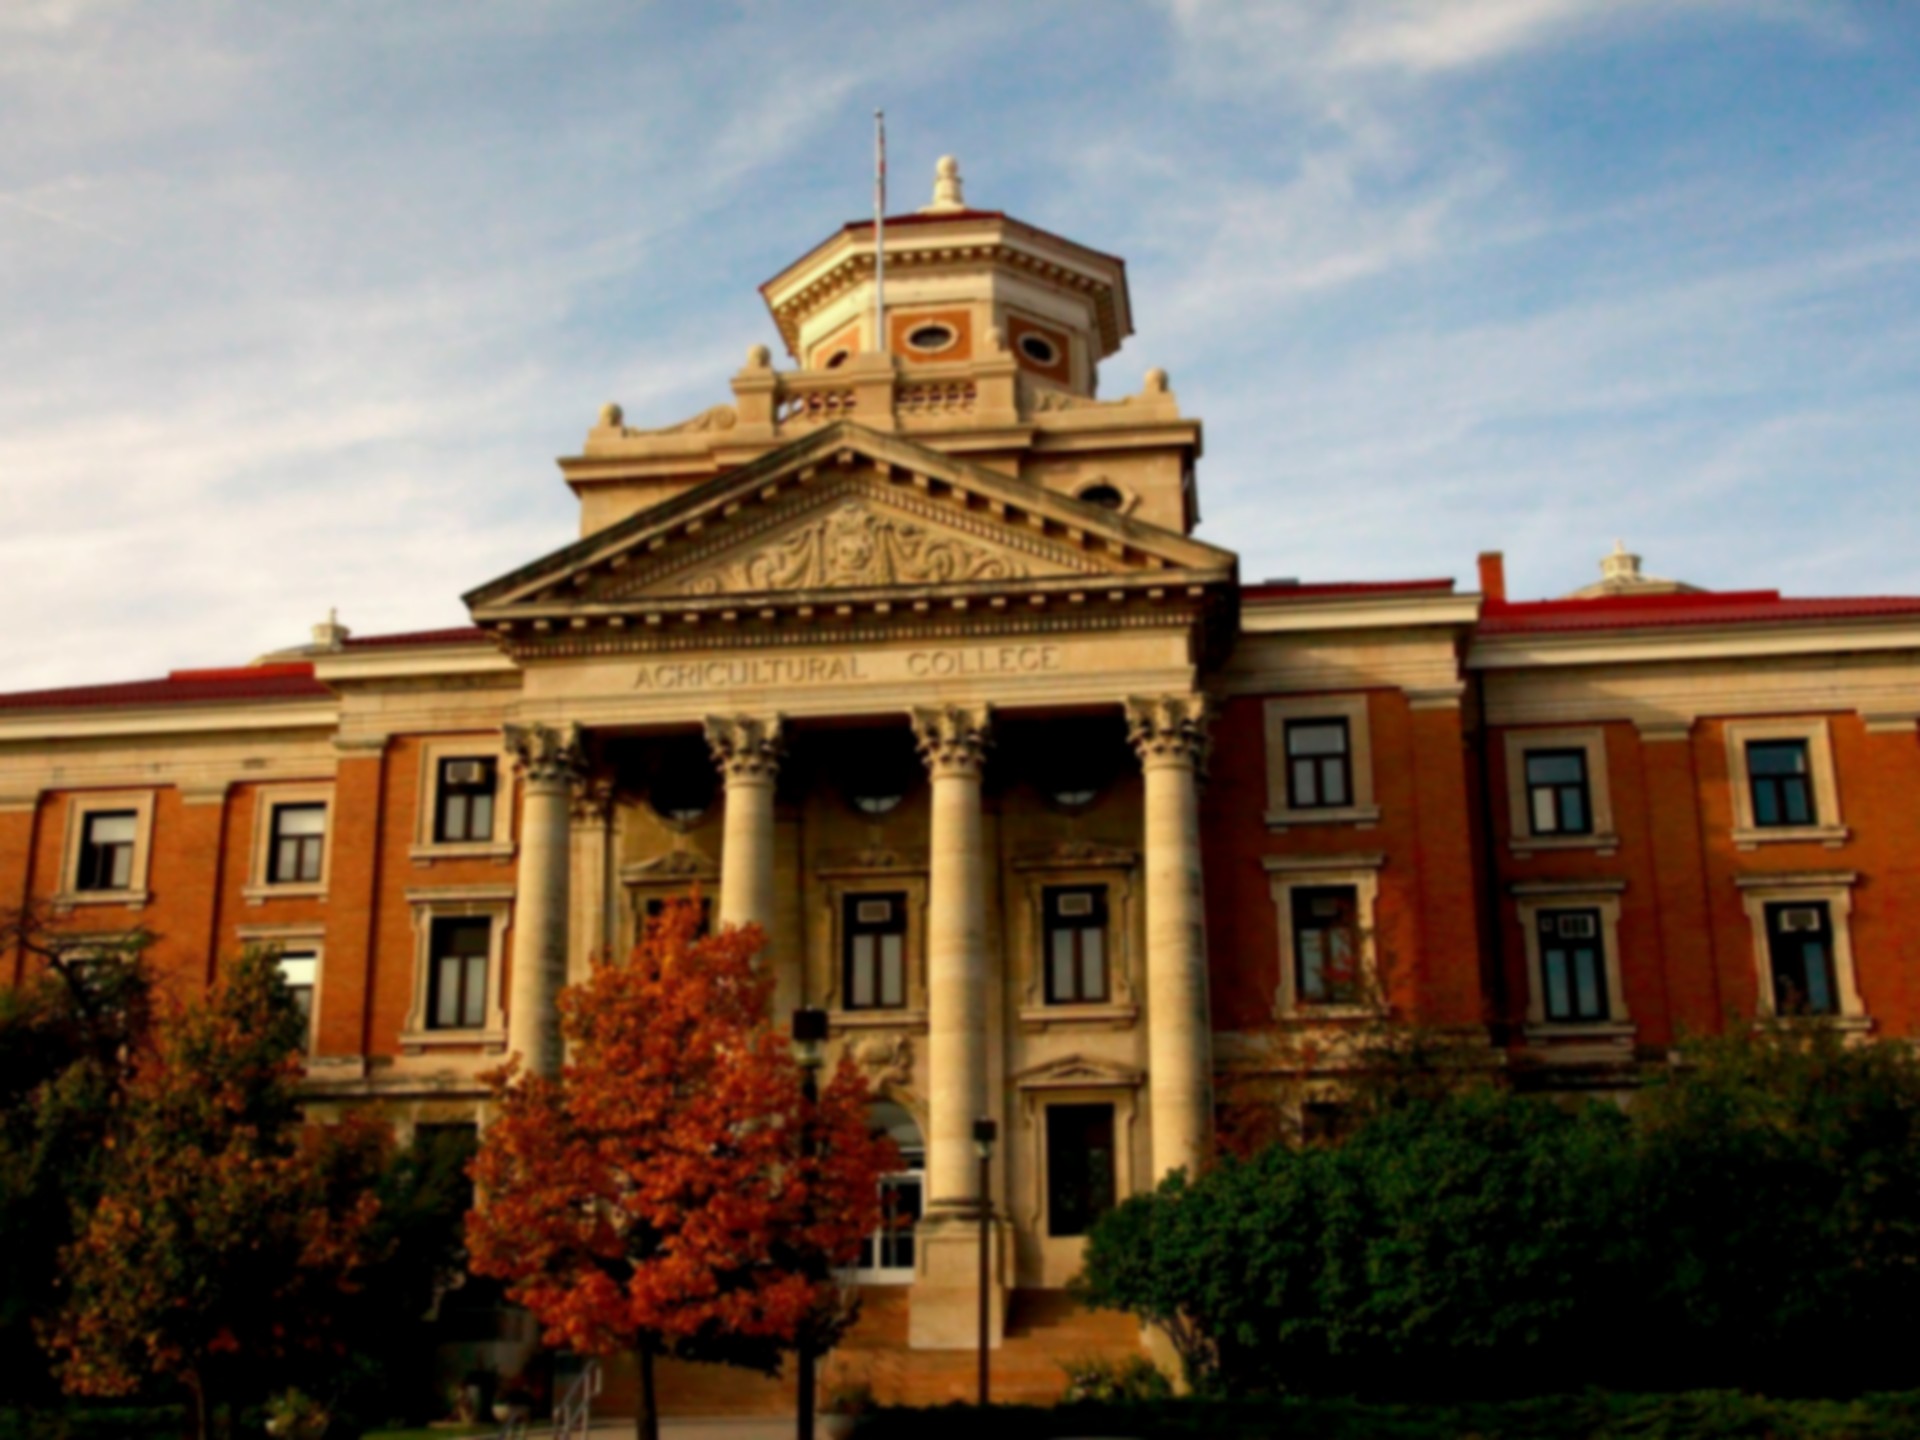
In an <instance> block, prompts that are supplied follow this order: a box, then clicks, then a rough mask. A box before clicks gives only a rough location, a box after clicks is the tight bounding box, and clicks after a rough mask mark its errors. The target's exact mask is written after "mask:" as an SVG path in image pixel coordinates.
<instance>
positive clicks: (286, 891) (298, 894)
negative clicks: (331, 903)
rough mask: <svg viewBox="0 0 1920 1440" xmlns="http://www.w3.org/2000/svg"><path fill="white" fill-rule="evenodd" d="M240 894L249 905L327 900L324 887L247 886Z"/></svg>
mask: <svg viewBox="0 0 1920 1440" xmlns="http://www.w3.org/2000/svg"><path fill="white" fill-rule="evenodd" d="M240 894H241V895H242V897H244V898H245V900H246V902H247V904H249V905H261V904H264V903H266V902H267V901H269V900H319V901H322V902H324V901H325V900H326V898H327V887H326V886H325V885H248V886H246V887H245V888H244V889H242V890H241V892H240Z"/></svg>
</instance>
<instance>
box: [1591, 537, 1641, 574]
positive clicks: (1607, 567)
mask: <svg viewBox="0 0 1920 1440" xmlns="http://www.w3.org/2000/svg"><path fill="white" fill-rule="evenodd" d="M1600 578H1601V579H1602V580H1605V581H1609V582H1611V583H1614V584H1621V585H1633V584H1637V583H1638V582H1639V580H1640V557H1639V556H1638V555H1633V554H1629V553H1628V551H1627V543H1626V541H1624V540H1615V541H1614V542H1613V553H1612V554H1611V555H1609V556H1607V557H1606V558H1605V559H1603V560H1601V562H1600Z"/></svg>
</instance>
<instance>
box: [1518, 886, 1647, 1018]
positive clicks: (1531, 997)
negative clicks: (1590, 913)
mask: <svg viewBox="0 0 1920 1440" xmlns="http://www.w3.org/2000/svg"><path fill="white" fill-rule="evenodd" d="M1625 889H1626V882H1625V881H1624V880H1592V881H1565V882H1554V883H1547V884H1539V885H1516V886H1515V887H1514V900H1515V905H1516V908H1517V909H1518V910H1519V913H1520V933H1521V935H1522V937H1523V938H1524V939H1525V941H1526V951H1527V1034H1528V1038H1530V1039H1534V1038H1538V1039H1554V1038H1563V1037H1569V1036H1580V1035H1591V1036H1605V1035H1616V1034H1620V1033H1623V1032H1624V1033H1628V1034H1631V1033H1632V1031H1633V1028H1634V1024H1633V1016H1632V1013H1631V1012H1630V1011H1629V1010H1628V1008H1627V992H1626V985H1625V982H1624V981H1623V980H1622V979H1621V973H1620V895H1621V892H1623V891H1624V890H1625ZM1542 910H1597V911H1599V912H1600V944H1601V946H1602V947H1603V948H1602V952H1601V960H1602V963H1603V964H1604V966H1605V969H1606V977H1607V1018H1606V1019H1605V1020H1603V1021H1566V1020H1549V1019H1548V1018H1547V997H1546V995H1545V994H1544V993H1543V990H1542V986H1541V978H1540V912H1541V911H1542Z"/></svg>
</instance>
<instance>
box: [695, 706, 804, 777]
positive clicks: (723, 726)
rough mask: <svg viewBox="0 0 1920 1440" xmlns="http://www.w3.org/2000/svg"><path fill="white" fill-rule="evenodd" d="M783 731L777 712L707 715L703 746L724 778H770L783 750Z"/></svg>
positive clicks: (777, 767) (774, 771) (776, 770)
mask: <svg viewBox="0 0 1920 1440" xmlns="http://www.w3.org/2000/svg"><path fill="white" fill-rule="evenodd" d="M784 730H785V721H784V719H783V718H782V717H781V716H778V715H772V716H768V717H766V718H761V717H760V716H756V715H709V716H708V717H707V748H708V749H710V750H711V751H712V752H713V763H714V764H716V765H718V766H719V767H720V772H721V773H722V774H723V775H725V776H726V777H727V779H729V780H758V779H763V778H764V779H767V780H771V779H773V777H774V775H775V774H777V773H778V771H779V769H780V757H781V755H782V754H783V753H784V752H785V749H786V742H785V736H784Z"/></svg>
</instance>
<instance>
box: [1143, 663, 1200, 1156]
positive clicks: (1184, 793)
mask: <svg viewBox="0 0 1920 1440" xmlns="http://www.w3.org/2000/svg"><path fill="white" fill-rule="evenodd" d="M1206 723H1207V702H1206V697H1205V696H1202V695H1170V696H1160V697H1157V698H1154V699H1149V700H1137V699H1136V700H1129V701H1128V702H1127V730H1128V735H1129V738H1130V739H1131V740H1132V741H1133V747H1134V749H1135V750H1137V751H1138V752H1139V754H1140V763H1141V766H1142V768H1143V769H1144V770H1145V772H1146V792H1147V793H1146V847H1145V854H1146V908H1147V1084H1148V1096H1149V1103H1150V1107H1151V1114H1152V1116H1153V1173H1154V1178H1155V1179H1158V1178H1160V1177H1161V1176H1164V1175H1166V1174H1167V1173H1168V1172H1169V1171H1172V1170H1177V1169H1179V1168H1181V1167H1182V1166H1184V1167H1185V1168H1186V1169H1187V1171H1188V1172H1189V1173H1192V1172H1193V1171H1195V1170H1196V1169H1197V1168H1198V1167H1199V1166H1200V1165H1201V1164H1202V1163H1203V1162H1204V1161H1205V1160H1206V1158H1207V1155H1208V1153H1209V1146H1210V1142H1211V1134H1212V1129H1213V1027H1212V1019H1211V1017H1210V1016H1209V1014H1208V1010H1207V932H1206V915H1205V909H1204V901H1203V897H1202V894H1201V887H1200V800H1199V772H1200V770H1201V768H1202V767H1203V766H1204V764H1205V760H1206V750H1207V734H1206Z"/></svg>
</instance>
